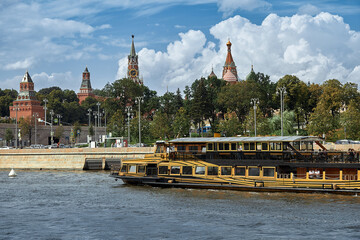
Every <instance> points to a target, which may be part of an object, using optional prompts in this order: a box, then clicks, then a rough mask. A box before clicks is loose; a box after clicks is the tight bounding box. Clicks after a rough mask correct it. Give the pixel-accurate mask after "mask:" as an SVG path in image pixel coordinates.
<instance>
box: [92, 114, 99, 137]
mask: <svg viewBox="0 0 360 240" xmlns="http://www.w3.org/2000/svg"><path fill="white" fill-rule="evenodd" d="M93 114H94V118H95V125H94V126H95V127H94V128H95V141H96V128H97V117H98V115H97V114H98V113H97V111H94V112H93Z"/></svg>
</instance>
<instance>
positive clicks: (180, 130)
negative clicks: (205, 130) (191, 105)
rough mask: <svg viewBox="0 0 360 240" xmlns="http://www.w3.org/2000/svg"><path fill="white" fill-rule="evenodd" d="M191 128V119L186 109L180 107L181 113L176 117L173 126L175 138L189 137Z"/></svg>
mask: <svg viewBox="0 0 360 240" xmlns="http://www.w3.org/2000/svg"><path fill="white" fill-rule="evenodd" d="M190 127H191V123H190V118H189V117H188V115H187V114H186V111H185V108H183V107H180V109H179V111H178V112H177V113H176V115H175V119H174V122H173V124H172V128H173V133H174V137H182V136H185V135H188V134H189V130H190Z"/></svg>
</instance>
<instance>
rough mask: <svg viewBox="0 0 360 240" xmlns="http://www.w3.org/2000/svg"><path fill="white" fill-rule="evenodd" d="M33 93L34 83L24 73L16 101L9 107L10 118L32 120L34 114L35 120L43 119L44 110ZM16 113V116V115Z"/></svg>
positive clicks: (27, 74)
mask: <svg viewBox="0 0 360 240" xmlns="http://www.w3.org/2000/svg"><path fill="white" fill-rule="evenodd" d="M35 94H36V93H35V91H34V82H33V81H32V79H31V77H30V75H29V73H28V71H26V73H25V75H24V77H23V79H22V80H21V82H20V92H19V95H18V97H17V99H16V100H15V101H14V102H13V106H10V107H9V109H10V117H11V118H16V115H17V121H19V119H20V118H30V119H31V118H32V117H33V116H34V115H35V113H37V114H38V116H37V118H42V119H44V116H45V112H44V108H43V107H42V106H41V105H40V101H38V100H37V99H36V95H35ZM16 111H17V114H16Z"/></svg>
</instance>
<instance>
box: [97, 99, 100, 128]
mask: <svg viewBox="0 0 360 240" xmlns="http://www.w3.org/2000/svg"><path fill="white" fill-rule="evenodd" d="M96 105H97V106H98V119H99V122H100V105H101V103H99V102H97V103H96ZM99 122H98V127H100V124H99Z"/></svg>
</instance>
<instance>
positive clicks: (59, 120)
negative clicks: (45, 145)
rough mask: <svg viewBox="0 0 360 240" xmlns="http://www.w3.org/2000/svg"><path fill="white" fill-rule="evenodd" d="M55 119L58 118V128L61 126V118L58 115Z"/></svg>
mask: <svg viewBox="0 0 360 240" xmlns="http://www.w3.org/2000/svg"><path fill="white" fill-rule="evenodd" d="M56 117H57V118H58V120H59V121H58V125H59V126H60V125H61V124H60V123H61V118H62V116H61V115H60V114H56Z"/></svg>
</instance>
